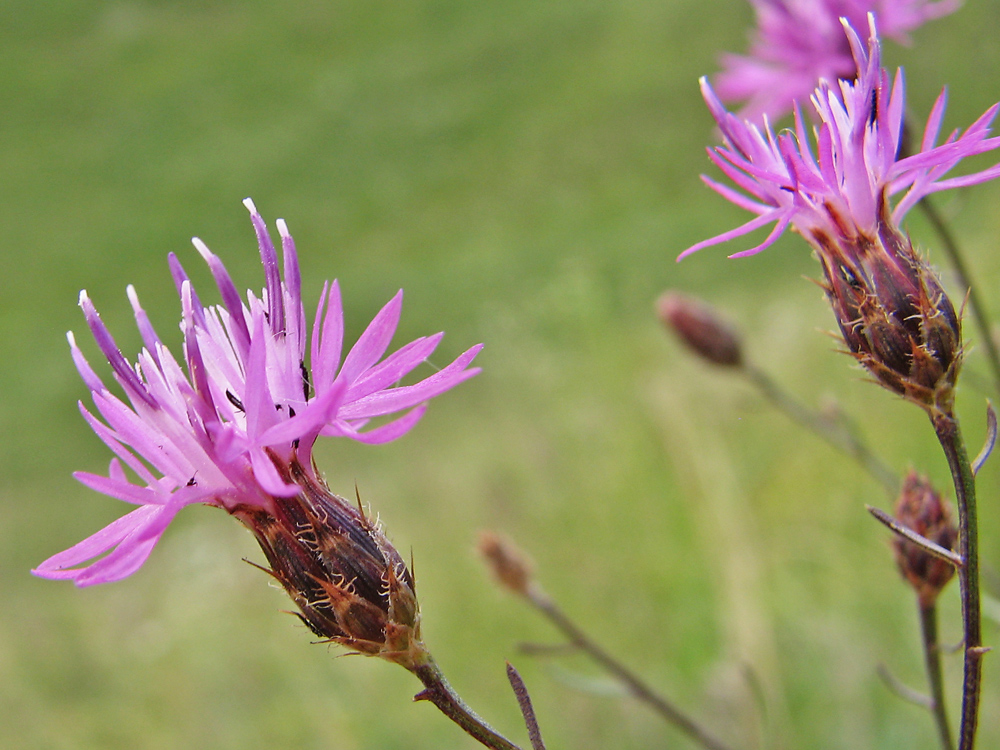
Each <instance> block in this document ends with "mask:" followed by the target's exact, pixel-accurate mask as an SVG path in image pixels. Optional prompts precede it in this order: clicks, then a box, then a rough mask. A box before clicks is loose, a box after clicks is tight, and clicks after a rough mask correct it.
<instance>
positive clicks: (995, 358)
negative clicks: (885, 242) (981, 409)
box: [917, 197, 1000, 391]
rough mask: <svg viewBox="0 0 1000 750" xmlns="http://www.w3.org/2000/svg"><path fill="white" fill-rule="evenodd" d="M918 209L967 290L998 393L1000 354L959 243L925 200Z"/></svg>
mask: <svg viewBox="0 0 1000 750" xmlns="http://www.w3.org/2000/svg"><path fill="white" fill-rule="evenodd" d="M917 206H919V208H920V210H921V211H923V213H924V216H926V217H927V221H929V222H930V223H931V226H933V227H934V231H936V232H937V234H938V237H940V238H941V247H942V248H943V249H944V251H945V253H946V254H947V256H948V260H950V261H951V265H952V267H953V268H954V269H955V274H956V275H957V276H958V281H959V283H960V284H961V285H962V286H963V287H964V288H965V289H966V290H968V295H969V309H970V310H971V311H972V319H973V320H975V321H976V328H978V329H979V335H980V338H981V339H982V344H983V349H984V350H985V351H986V359H987V360H989V363H990V367H991V368H992V369H993V384H994V386H995V387H996V389H997V390H998V391H1000V352H998V351H997V345H996V342H995V341H994V340H993V336H992V334H991V333H990V322H989V316H988V315H987V313H986V307H985V306H984V304H983V302H982V298H981V297H980V296H979V292H978V291H977V289H976V287H975V286H974V285H973V283H972V277H971V276H970V275H969V271H968V268H967V267H966V265H965V259H964V258H963V257H962V252H961V251H960V250H959V249H958V243H957V242H955V237H954V236H953V235H952V233H951V230H949V229H948V225H947V224H946V223H945V221H944V218H943V217H942V216H941V214H940V213H938V210H937V209H936V208H935V207H934V204H933V203H931V202H930V200H929V199H928V198H926V197H925V198H923V199H922V200H920V201H919V202H918V203H917Z"/></svg>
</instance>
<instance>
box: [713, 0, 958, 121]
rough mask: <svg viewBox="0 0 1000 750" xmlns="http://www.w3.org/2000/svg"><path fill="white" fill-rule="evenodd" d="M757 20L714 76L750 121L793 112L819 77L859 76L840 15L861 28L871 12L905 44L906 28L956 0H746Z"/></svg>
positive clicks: (886, 30) (949, 8)
mask: <svg viewBox="0 0 1000 750" xmlns="http://www.w3.org/2000/svg"><path fill="white" fill-rule="evenodd" d="M750 3H751V5H753V8H754V14H755V15H756V17H757V28H756V29H754V31H753V32H752V34H751V42H750V53H749V54H747V55H735V54H727V55H724V56H723V57H722V65H723V68H724V70H723V72H722V73H720V74H719V75H718V77H717V78H716V81H715V88H716V91H717V92H718V93H719V96H720V97H721V99H722V100H723V101H726V102H746V104H745V105H744V107H743V110H742V114H743V115H744V116H745V117H747V118H749V119H757V118H759V116H760V115H765V114H766V115H768V116H769V117H771V118H774V119H777V118H779V117H782V116H784V115H786V114H788V113H789V112H791V111H792V107H793V106H794V103H795V102H796V101H802V100H804V99H805V98H806V97H808V96H809V94H810V93H811V92H812V90H813V89H814V88H815V87H816V84H817V83H818V82H819V81H820V79H825V80H828V81H835V80H837V79H838V78H853V77H854V76H855V75H856V74H857V69H856V68H855V64H854V58H853V56H852V54H851V48H850V44H849V42H848V38H847V35H845V34H844V29H843V27H842V26H841V24H840V19H841V18H846V19H847V20H848V22H849V23H850V24H851V26H853V27H854V28H856V29H859V28H863V27H864V25H865V18H866V16H867V14H868V13H869V12H874V13H875V15H876V16H877V18H878V22H879V27H880V28H881V30H882V34H883V35H885V36H887V37H889V38H891V39H895V40H896V41H898V42H902V43H904V44H905V43H908V42H909V36H908V33H909V32H910V31H912V30H913V29H915V28H916V27H918V26H920V25H921V24H922V23H924V22H925V21H928V20H930V19H933V18H939V17H940V16H943V15H947V14H948V13H951V12H952V11H954V10H955V9H956V8H957V7H958V6H959V4H960V3H959V0H938V1H937V2H932V1H931V0H750Z"/></svg>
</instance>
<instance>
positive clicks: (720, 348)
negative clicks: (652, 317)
mask: <svg viewBox="0 0 1000 750" xmlns="http://www.w3.org/2000/svg"><path fill="white" fill-rule="evenodd" d="M656 307H657V311H658V313H659V316H660V321H661V322H662V323H663V325H664V326H666V327H667V328H669V329H671V330H672V331H673V332H674V333H676V334H677V336H678V337H679V338H680V340H681V341H683V342H684V343H685V344H687V346H688V347H690V348H691V349H692V350H694V351H695V352H696V353H697V354H699V355H700V356H702V357H704V358H705V359H707V360H708V361H709V362H711V363H713V364H716V365H722V366H724V367H739V366H740V365H742V364H743V353H742V350H741V345H740V338H739V334H737V332H736V330H735V329H734V328H733V327H732V326H731V325H730V324H729V323H728V322H726V321H725V320H723V319H722V317H721V316H720V315H719V314H718V313H717V312H716V311H715V309H714V308H713V307H712V306H711V305H709V304H708V303H707V302H703V301H702V300H700V299H697V298H695V297H688V296H687V295H684V294H680V293H678V292H666V293H665V294H663V295H662V296H661V297H660V299H659V301H658V302H657V303H656Z"/></svg>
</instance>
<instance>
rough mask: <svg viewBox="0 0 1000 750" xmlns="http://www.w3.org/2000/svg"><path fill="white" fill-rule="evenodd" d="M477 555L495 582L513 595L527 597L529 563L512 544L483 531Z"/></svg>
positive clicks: (530, 572) (494, 534) (501, 537)
mask: <svg viewBox="0 0 1000 750" xmlns="http://www.w3.org/2000/svg"><path fill="white" fill-rule="evenodd" d="M479 553H480V554H481V555H482V556H483V558H485V560H486V562H487V563H488V564H489V566H490V569H491V570H492V571H493V575H494V576H496V579H497V581H499V582H500V583H501V584H502V585H504V586H506V587H507V588H508V589H510V590H511V591H513V592H514V593H515V594H519V595H521V596H527V594H528V588H529V586H530V585H531V579H532V569H531V568H532V566H531V562H530V560H528V557H527V556H526V555H525V554H524V553H523V552H521V550H519V549H518V548H517V547H515V546H514V543H513V542H511V541H510V540H509V539H507V538H506V537H504V536H501V535H500V534H497V533H496V532H493V531H483V532H481V533H480V534H479Z"/></svg>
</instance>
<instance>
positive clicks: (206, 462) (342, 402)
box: [33, 199, 482, 586]
mask: <svg viewBox="0 0 1000 750" xmlns="http://www.w3.org/2000/svg"><path fill="white" fill-rule="evenodd" d="M244 204H245V205H246V207H247V208H248V209H249V211H250V216H251V219H252V221H253V226H254V230H255V231H256V234H257V240H258V243H259V245H260V255H261V260H262V261H263V264H264V275H265V280H266V286H265V289H264V291H263V292H262V294H261V295H260V296H259V297H258V296H257V295H255V294H253V292H248V293H247V301H246V302H245V303H244V302H243V301H242V300H241V299H240V296H239V293H238V292H237V290H236V287H235V285H234V284H233V282H232V280H231V279H230V277H229V274H228V273H227V272H226V269H225V267H224V266H223V265H222V262H221V261H220V260H219V259H218V258H217V257H216V256H215V255H214V254H212V252H211V251H209V249H208V248H207V247H206V246H205V244H204V243H203V242H201V240H198V239H195V240H194V241H193V242H194V245H195V247H196V248H197V249H198V252H199V253H200V254H201V255H202V257H203V258H204V259H205V261H206V263H208V266H209V268H210V269H211V272H212V275H213V276H214V278H215V281H216V284H217V285H218V287H219V292H220V294H221V297H222V304H221V305H218V306H212V307H205V306H203V305H202V303H201V301H200V300H199V298H198V296H197V295H196V293H195V291H194V287H193V286H192V284H191V282H190V280H189V279H188V277H187V274H186V273H185V272H184V269H183V268H182V267H181V264H180V262H179V261H178V260H177V258H176V257H175V256H174V255H173V254H171V255H170V268H171V272H172V274H173V277H174V282H175V284H176V285H177V289H178V293H179V295H180V298H181V306H182V310H183V318H182V321H181V330H182V331H183V335H184V360H185V362H184V364H185V365H186V367H182V366H181V364H179V363H178V361H177V360H176V359H175V358H174V356H173V355H172V354H171V353H170V351H169V350H168V349H167V348H166V347H165V346H164V345H163V344H162V343H161V341H160V338H159V337H158V336H157V334H156V332H155V331H154V330H153V327H152V326H151V325H150V322H149V319H148V318H147V316H146V313H145V312H144V311H143V309H142V308H141V307H140V306H139V301H138V298H137V297H136V294H135V290H134V289H133V288H132V287H131V286H129V287H128V296H129V300H130V301H131V303H132V307H133V310H134V311H135V319H136V323H137V324H138V327H139V331H140V333H141V335H142V340H143V343H144V345H145V348H144V349H143V350H142V351H141V352H140V354H139V356H138V358H137V360H136V362H135V364H134V365H133V364H130V363H129V362H128V361H127V360H126V359H125V357H124V356H123V355H122V353H121V351H119V349H118V346H117V345H116V344H115V342H114V339H113V338H112V337H111V334H110V333H109V332H108V330H107V328H106V327H105V325H104V323H103V322H102V321H101V318H100V316H99V315H98V313H97V311H96V310H95V308H94V305H93V304H92V302H91V301H90V298H89V297H88V296H87V293H86V292H82V293H81V294H80V306H81V307H82V308H83V313H84V317H85V318H86V320H87V325H88V326H89V327H90V330H91V332H92V333H93V335H94V338H95V339H96V341H97V344H98V346H99V348H100V350H101V352H102V353H103V354H104V356H105V357H107V359H108V362H109V363H110V365H111V369H112V371H113V373H114V377H115V380H117V381H118V383H119V385H120V386H121V388H122V389H123V390H124V392H125V395H126V396H127V397H128V402H127V403H126V402H125V401H123V400H122V399H120V398H118V397H117V396H115V395H114V394H112V393H111V391H110V390H109V389H108V387H107V386H106V385H105V384H104V382H103V381H102V380H101V379H100V378H99V377H98V376H97V374H96V373H95V372H94V370H93V369H92V368H91V366H90V364H89V363H88V362H87V360H86V359H85V358H84V356H83V354H82V353H81V351H80V349H79V348H78V347H77V345H76V341H75V340H74V338H73V334H72V333H70V334H69V342H70V347H71V349H72V354H73V359H74V361H75V363H76V366H77V369H78V370H79V371H80V375H81V376H82V377H83V380H84V382H85V383H86V384H87V387H88V388H89V389H90V391H91V396H92V397H93V400H94V405H95V406H96V407H97V412H98V413H99V414H100V415H101V417H103V419H104V421H101V420H100V419H98V417H97V416H95V415H94V414H92V413H91V412H90V411H88V410H87V408H86V407H84V406H83V404H82V403H81V404H80V411H81V412H82V413H83V416H84V418H85V419H86V420H87V422H88V423H89V424H90V426H91V427H92V428H93V430H94V432H96V433H97V435H98V436H99V437H100V438H101V439H102V440H103V441H104V442H105V443H106V444H107V446H108V447H109V448H111V450H112V451H113V452H114V454H115V456H116V457H115V458H113V459H112V461H111V466H110V469H109V472H108V476H106V477H105V476H101V475H97V474H90V473H88V472H78V473H77V474H76V475H75V476H76V478H77V479H78V480H79V481H81V482H82V483H83V484H85V485H87V486H88V487H90V488H92V489H95V490H97V491H98V492H103V493H105V494H107V495H110V496H112V497H116V498H118V499H119V500H124V501H125V502H128V503H131V504H133V505H136V506H138V507H137V508H136V509H135V510H133V511H132V512H130V513H128V514H127V515H125V516H123V517H122V518H119V519H118V520H117V521H115V522H113V523H111V524H110V525H108V526H107V527H105V528H104V529H102V530H101V531H99V532H97V533H96V534H94V535H93V536H90V537H88V538H87V539H85V540H83V541H82V542H80V543H79V544H76V545H74V546H73V547H70V548H69V549H67V550H65V551H64V552H60V553H59V554H57V555H54V556H53V557H50V558H49V559H48V560H46V561H45V562H43V563H42V564H41V565H39V566H38V568H37V569H35V570H34V571H33V572H34V573H35V574H37V575H39V576H43V577H45V578H69V579H72V580H74V581H75V582H76V584H77V585H78V586H87V585H91V584H96V583H107V582H109V581H116V580H119V579H121V578H124V577H126V576H128V575H130V574H132V573H133V572H135V571H136V570H137V569H138V568H139V567H140V566H141V565H142V564H143V562H145V560H146V558H147V557H148V556H149V554H150V552H151V551H152V549H153V547H154V546H155V545H156V542H157V541H158V540H159V538H160V536H161V535H162V534H163V532H164V530H165V529H166V527H167V525H168V524H169V523H170V521H171V520H172V519H173V517H174V516H175V515H176V513H177V512H178V511H179V510H180V509H181V508H183V507H184V506H186V505H191V504H192V503H206V504H209V505H215V506H218V507H221V508H224V509H225V510H227V511H229V512H231V513H234V512H240V513H243V514H246V513H247V512H248V511H253V510H254V509H257V510H260V511H262V512H264V513H265V514H268V515H274V514H275V512H276V508H275V504H276V502H277V500H276V499H280V498H289V497H293V496H297V495H300V494H301V492H302V491H303V490H302V488H301V487H300V486H299V485H298V484H296V483H295V482H294V481H293V480H292V479H291V477H293V476H296V475H299V474H301V472H303V471H304V472H306V479H307V480H308V481H307V484H310V485H315V484H320V485H321V484H322V478H321V477H317V476H316V475H315V473H314V469H313V468H312V467H313V463H312V458H311V452H312V446H313V443H314V442H315V441H316V439H317V438H318V437H319V436H320V435H332V436H338V437H347V438H351V439H353V440H358V441H360V442H363V443H385V442H389V441H391V440H395V439H396V438H398V437H400V436H401V435H403V434H404V433H406V432H407V431H408V430H409V429H410V428H412V427H413V426H414V425H415V424H416V423H417V421H418V420H419V419H420V417H421V416H422V415H423V413H424V410H425V409H426V402H427V401H428V400H429V399H431V398H433V397H434V396H437V395H439V394H441V393H443V392H444V391H447V390H448V389H450V388H452V387H454V386H455V385H457V384H458V383H460V382H462V381H463V380H467V379H468V378H470V377H472V376H473V375H475V374H476V373H478V372H479V370H478V368H472V369H468V366H469V364H470V362H472V360H473V359H474V358H475V356H476V354H478V352H479V350H480V349H481V348H482V347H481V346H475V347H473V348H471V349H469V350H468V351H466V352H465V353H464V354H462V355H461V356H459V357H458V359H456V360H455V361H454V362H452V363H451V364H449V365H448V366H447V367H445V368H443V369H442V370H439V371H438V372H436V373H434V374H432V375H430V376H429V377H427V378H425V379H423V380H421V381H419V382H417V383H415V384H413V385H405V386H400V385H394V384H397V383H398V382H399V381H400V379H401V378H403V377H405V376H406V375H407V374H409V373H410V372H411V371H412V370H414V369H415V368H416V367H417V366H418V365H420V364H421V363H422V362H424V361H425V360H426V359H427V358H428V357H429V356H430V355H431V353H432V352H433V351H434V349H435V347H436V346H437V344H438V342H439V341H440V340H441V338H442V336H443V334H441V333H438V334H435V335H433V336H427V337H423V338H419V339H416V340H415V341H411V342H410V343H409V344H406V345H405V346H403V347H402V348H400V349H398V350H397V351H395V352H394V353H392V354H390V355H389V356H388V357H385V358H384V359H383V355H384V354H385V352H386V350H387V349H388V346H389V342H390V340H391V338H392V335H393V333H394V332H395V330H396V325H397V323H398V321H399V315H400V309H401V307H402V299H403V293H402V291H400V292H399V293H398V294H397V295H396V296H395V297H393V298H392V300H390V301H389V303H388V304H387V305H386V306H385V307H383V308H382V310H381V311H380V312H379V313H378V315H376V316H375V318H374V320H372V322H371V323H370V324H369V326H368V328H367V329H366V330H365V332H364V333H363V334H362V335H361V337H360V338H359V339H358V341H357V343H356V344H355V345H354V347H353V348H352V349H351V350H350V352H348V354H347V356H346V357H344V358H343V360H342V359H341V346H342V341H343V333H344V321H343V310H342V307H341V300H340V288H339V286H338V285H337V282H336V281H334V282H333V283H332V284H324V286H323V292H322V294H321V295H320V302H319V305H318V307H317V310H316V318H315V323H314V325H313V330H312V335H311V337H310V336H309V332H308V330H307V326H306V318H305V310H304V308H303V304H302V297H301V283H300V277H299V265H298V258H297V256H296V253H295V244H294V242H293V240H292V237H291V235H290V234H289V233H288V229H287V227H286V226H285V223H284V221H282V220H280V219H279V220H278V222H277V226H278V232H279V234H280V235H281V245H282V255H283V261H284V263H283V269H284V273H283V276H284V278H282V273H281V270H280V267H279V260H278V253H277V252H276V250H275V247H274V245H273V244H272V242H271V239H270V237H269V235H268V231H267V227H266V226H265V224H264V220H263V219H262V218H261V216H260V214H259V213H257V209H256V208H255V207H254V204H253V202H252V201H251V200H250V199H247V200H246V201H244ZM307 345H308V347H309V360H310V363H309V366H308V367H307V366H306V364H305V360H306V347H307ZM380 360H381V361H380ZM400 412H402V414H401V416H396V417H395V418H393V419H392V420H391V421H388V422H386V423H384V424H381V425H379V426H377V427H370V428H369V425H368V423H369V421H370V420H372V419H375V418H379V417H386V416H389V415H398V414H399V413H400ZM366 428H368V429H366ZM125 467H127V468H128V469H130V470H131V472H132V474H131V475H129V474H127V473H126V471H125ZM293 467H294V471H293V470H292V468H293ZM135 479H137V480H138V481H134V480H135ZM279 515H280V513H279ZM105 553H107V554H105ZM101 555H104V556H103V557H101ZM95 558H99V559H96V560H95ZM88 561H91V562H89V564H87V563H88ZM77 566H82V567H77Z"/></svg>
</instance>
